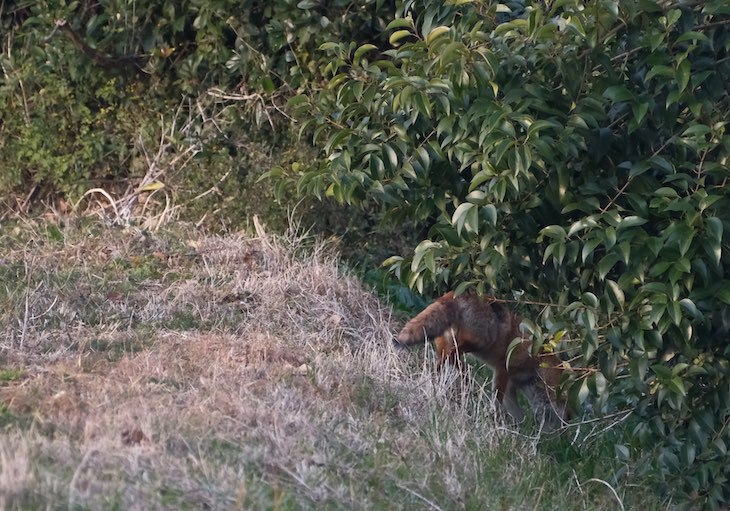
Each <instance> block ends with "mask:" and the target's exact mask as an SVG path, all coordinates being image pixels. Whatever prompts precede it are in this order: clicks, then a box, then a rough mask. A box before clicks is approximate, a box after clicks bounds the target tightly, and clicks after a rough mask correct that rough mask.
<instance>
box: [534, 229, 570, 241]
mask: <svg viewBox="0 0 730 511" xmlns="http://www.w3.org/2000/svg"><path fill="white" fill-rule="evenodd" d="M544 236H547V237H548V238H551V239H557V240H565V238H567V236H568V235H567V234H566V232H565V229H563V228H562V227H561V226H559V225H548V226H547V227H544V228H543V229H542V230H541V231H540V236H539V237H538V241H539V240H541V239H542V237H544Z"/></svg>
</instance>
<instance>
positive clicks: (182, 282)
mask: <svg viewBox="0 0 730 511" xmlns="http://www.w3.org/2000/svg"><path fill="white" fill-rule="evenodd" d="M397 323H398V322H397V321H394V320H392V319H391V317H390V311H389V309H388V308H387V307H386V306H385V305H383V304H382V303H380V302H379V301H378V300H377V299H376V298H375V297H374V296H373V295H372V294H371V293H370V292H368V291H367V290H365V289H363V288H362V286H361V285H360V284H359V283H358V282H357V281H356V280H355V279H354V278H352V277H349V276H347V275H343V272H342V271H340V270H339V269H338V264H337V260H336V258H335V257H333V256H332V254H331V253H330V252H329V251H328V250H327V249H325V248H323V247H322V246H321V245H318V244H314V243H313V242H311V240H302V239H296V238H295V237H289V238H288V239H285V240H276V239H274V238H272V237H267V236H263V237H257V238H252V237H245V236H227V237H208V236H204V235H201V234H199V233H196V232H195V231H192V230H186V229H185V228H184V227H182V226H178V227H174V228H171V229H168V230H166V231H164V232H160V233H156V234H143V233H141V232H139V231H135V230H106V229H103V228H101V227H98V226H96V227H95V226H91V227H86V228H84V229H66V230H63V231H60V230H58V229H57V228H55V227H53V226H44V225H39V224H19V225H17V226H15V227H12V228H11V227H7V226H6V227H3V228H2V229H0V508H2V509H28V508H49V509H55V508H64V509H115V508H116V509H202V508H205V509H300V508H305V509H306V508H312V509H314V508H316V509H474V510H482V509H498V510H507V509H546V510H552V509H591V510H593V509H619V505H618V504H617V500H616V498H615V497H614V495H613V494H612V492H611V490H610V489H608V488H607V487H606V486H605V485H604V484H602V483H601V482H599V481H596V480H591V479H592V478H598V479H605V480H609V479H610V478H611V474H612V473H613V472H614V471H615V470H616V469H617V466H616V465H615V462H613V459H612V457H613V452H612V451H613V448H612V446H611V444H610V441H609V440H605V439H603V440H596V437H593V440H584V441H582V442H581V443H578V444H571V443H570V440H571V439H572V438H573V436H571V435H567V434H566V435H564V436H563V437H562V438H559V439H548V440H542V441H538V440H536V439H535V438H533V437H531V436H529V435H525V434H524V432H522V433H520V432H516V431H513V430H512V429H510V428H508V427H505V425H504V424H502V423H501V422H500V421H499V420H496V419H495V415H494V404H493V402H492V401H491V399H490V392H489V391H488V390H487V389H485V386H484V382H483V378H481V376H480V375H479V376H478V377H476V378H473V377H469V376H470V375H466V377H461V376H460V375H458V374H455V372H445V373H443V374H441V375H435V374H434V372H433V364H432V361H431V360H430V358H429V356H430V351H428V350H426V351H424V350H413V351H399V350H396V349H394V348H393V347H392V344H391V342H390V338H391V335H392V332H394V331H395V330H396V328H397V326H398V325H397ZM571 433H574V432H571ZM578 436H580V437H583V438H584V437H585V435H578ZM598 438H599V439H600V438H601V437H598ZM626 479H631V478H630V477H629V478H625V480H624V482H622V483H619V484H618V485H616V486H615V489H616V492H617V494H618V497H619V498H620V499H621V500H622V501H623V503H624V505H625V506H626V508H627V509H631V508H635V507H636V506H637V505H638V504H639V503H641V505H642V508H643V509H647V510H648V509H652V508H659V507H660V506H659V505H658V504H657V503H656V502H653V501H650V500H648V499H649V498H648V497H647V493H649V492H647V490H646V489H644V488H641V485H639V484H636V485H631V484H627V483H626Z"/></svg>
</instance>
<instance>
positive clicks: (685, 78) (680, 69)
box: [677, 59, 692, 92]
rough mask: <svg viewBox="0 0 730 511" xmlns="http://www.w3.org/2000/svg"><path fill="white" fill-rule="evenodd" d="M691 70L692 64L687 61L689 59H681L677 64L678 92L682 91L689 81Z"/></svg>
mask: <svg viewBox="0 0 730 511" xmlns="http://www.w3.org/2000/svg"><path fill="white" fill-rule="evenodd" d="M691 72H692V66H691V65H690V63H689V59H685V60H683V61H682V62H681V63H680V64H679V66H677V83H678V84H679V92H684V89H686V88H687V84H688V83H689V77H690V75H691Z"/></svg>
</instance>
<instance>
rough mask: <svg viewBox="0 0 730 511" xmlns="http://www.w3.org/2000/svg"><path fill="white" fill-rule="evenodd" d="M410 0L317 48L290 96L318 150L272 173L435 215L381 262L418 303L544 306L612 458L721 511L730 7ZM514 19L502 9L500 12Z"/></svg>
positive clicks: (727, 318) (728, 376)
mask: <svg viewBox="0 0 730 511" xmlns="http://www.w3.org/2000/svg"><path fill="white" fill-rule="evenodd" d="M512 7H515V9H512V10H510V8H509V6H507V5H504V4H497V3H496V2H487V1H477V0H471V1H470V0H466V1H458V2H446V3H445V2H442V1H440V0H405V1H402V2H399V9H398V12H397V17H396V18H395V19H394V20H393V21H391V22H390V23H389V25H388V35H389V41H388V43H378V41H373V42H372V43H366V44H361V43H346V42H345V43H334V42H333V43H327V44H324V45H323V46H322V50H323V51H324V52H326V54H327V55H329V57H330V61H329V62H328V63H327V65H326V66H325V67H324V69H323V73H325V74H326V75H327V76H328V77H329V80H328V83H327V87H325V88H323V89H321V90H317V91H312V92H310V93H307V94H302V95H299V96H296V97H294V98H292V99H291V100H290V101H289V108H290V110H291V111H292V112H293V113H294V114H295V115H296V116H297V117H298V118H299V120H300V121H301V124H302V125H301V132H302V133H305V134H311V137H312V139H313V141H314V143H315V144H316V145H317V146H318V147H319V148H320V149H321V158H319V159H318V160H317V161H315V162H314V163H312V162H298V163H295V164H294V165H293V166H292V167H291V168H290V169H283V168H278V169H275V170H274V171H272V172H271V175H272V176H274V177H276V178H279V179H280V183H281V184H280V186H284V185H285V184H286V183H290V182H294V183H296V186H297V190H298V191H299V192H300V193H304V194H308V195H315V196H329V197H334V198H336V199H338V200H340V201H342V202H347V203H351V204H363V203H367V202H376V203H379V204H383V205H385V206H386V208H387V211H388V214H389V215H391V217H392V218H409V219H416V220H419V221H432V222H433V223H434V225H433V227H432V228H431V230H430V233H429V237H428V239H426V240H424V241H423V242H421V243H420V244H419V245H418V246H417V247H416V248H415V251H414V253H413V254H412V255H411V256H410V257H407V258H402V257H400V256H398V257H393V258H391V259H389V260H388V261H386V264H387V265H389V266H390V268H391V269H392V270H393V271H394V272H395V273H396V274H397V275H398V276H400V277H401V278H402V279H404V280H405V281H407V282H408V283H409V284H410V285H411V286H414V287H416V288H417V289H418V290H419V291H422V290H424V289H425V288H426V287H428V286H436V287H444V286H454V285H457V284H458V285H457V286H456V288H457V290H459V291H461V290H463V289H465V288H466V287H471V286H476V287H477V288H478V289H480V290H482V291H485V290H492V291H494V292H496V293H498V294H500V295H502V296H504V295H508V296H509V294H510V293H512V292H514V293H515V296H516V297H521V298H520V299H523V300H537V301H541V302H544V301H549V302H550V303H551V304H552V305H551V306H549V307H546V308H545V309H544V310H543V311H542V313H541V315H540V321H539V322H538V323H539V325H534V327H533V330H534V334H535V337H536V339H537V342H542V341H543V340H544V339H547V338H552V339H553V340H555V339H556V338H560V337H561V336H563V335H564V332H565V331H566V330H567V331H568V332H569V334H570V335H569V337H570V338H571V339H573V341H574V342H573V346H574V349H575V351H576V352H577V353H579V354H580V360H579V361H578V362H577V364H576V365H577V366H584V367H586V368H588V369H586V370H585V371H578V374H579V376H578V377H577V379H576V381H575V382H573V384H572V385H571V391H570V395H571V398H572V399H573V400H574V401H575V402H577V403H581V402H585V400H586V399H587V398H588V396H589V395H592V396H593V400H592V406H593V408H594V410H595V411H596V413H605V412H609V411H611V410H615V409H617V408H618V409H625V410H631V411H632V412H633V413H634V414H635V415H636V417H637V418H638V419H639V420H638V421H637V424H638V426H637V427H636V430H635V431H634V435H633V439H634V440H633V443H632V444H631V445H617V446H616V452H617V454H618V455H620V456H622V457H627V456H635V457H640V458H642V459H643V460H644V461H645V463H643V466H646V467H648V469H650V470H651V471H652V473H653V474H654V477H655V478H656V481H657V483H658V485H659V487H660V488H663V489H667V490H671V491H672V492H673V493H674V495H676V496H677V497H678V498H682V499H684V500H686V501H687V502H689V503H691V505H693V506H698V507H699V506H703V507H705V506H706V507H709V508H718V507H723V506H725V505H727V503H728V502H730V484H728V476H730V474H729V473H728V470H730V469H729V468H728V467H730V456H729V455H728V452H727V448H728V445H730V428H728V427H727V425H728V422H729V421H730V365H729V364H728V357H729V356H730V343H728V341H729V340H730V336H729V334H728V332H729V331H730V308H729V307H728V305H729V304H730V277H729V276H730V254H729V252H728V250H729V249H730V246H729V245H728V236H727V234H726V233H727V230H728V227H730V204H729V203H728V199H729V198H730V188H728V186H727V179H728V177H729V176H730V172H729V171H730V166H729V165H728V158H730V135H728V134H727V122H728V119H730V94H729V92H730V91H729V89H728V88H727V84H728V83H730V31H728V24H729V23H730V7H728V5H727V2H726V1H725V0H710V1H706V2H680V3H674V2H663V1H661V2H660V1H650V0H642V1H639V2H636V1H628V0H626V1H623V0H595V1H590V2H579V1H577V0H563V1H555V2H544V3H543V2H532V3H529V2H528V5H527V6H526V7H525V8H524V9H521V10H519V11H518V10H517V8H516V7H518V6H515V5H513V6H512ZM510 11H511V12H510Z"/></svg>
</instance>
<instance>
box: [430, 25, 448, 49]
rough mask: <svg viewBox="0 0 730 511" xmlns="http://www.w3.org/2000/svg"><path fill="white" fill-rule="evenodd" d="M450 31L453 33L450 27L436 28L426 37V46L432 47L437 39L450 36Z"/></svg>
mask: <svg viewBox="0 0 730 511" xmlns="http://www.w3.org/2000/svg"><path fill="white" fill-rule="evenodd" d="M450 31H451V29H450V28H449V27H446V26H443V25H442V26H440V27H436V28H434V29H433V30H431V31H430V32H429V33H428V35H427V36H426V44H428V45H429V46H430V45H431V43H433V42H434V41H435V40H436V39H438V38H439V37H441V36H444V35H446V34H448V33H449V32H450Z"/></svg>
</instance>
